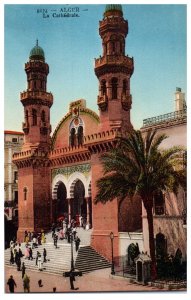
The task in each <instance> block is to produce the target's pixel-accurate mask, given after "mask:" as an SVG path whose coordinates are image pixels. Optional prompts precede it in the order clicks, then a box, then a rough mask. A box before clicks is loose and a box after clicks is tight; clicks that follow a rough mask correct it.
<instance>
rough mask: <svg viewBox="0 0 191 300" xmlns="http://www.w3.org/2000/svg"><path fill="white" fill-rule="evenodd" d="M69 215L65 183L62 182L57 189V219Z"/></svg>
mask: <svg viewBox="0 0 191 300" xmlns="http://www.w3.org/2000/svg"><path fill="white" fill-rule="evenodd" d="M67 215H68V202H67V191H66V187H65V185H64V183H63V182H60V183H59V185H58V189H57V217H60V216H67Z"/></svg>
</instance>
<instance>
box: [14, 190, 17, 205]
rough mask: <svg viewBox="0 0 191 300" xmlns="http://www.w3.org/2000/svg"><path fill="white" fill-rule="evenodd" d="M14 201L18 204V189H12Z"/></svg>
mask: <svg viewBox="0 0 191 300" xmlns="http://www.w3.org/2000/svg"><path fill="white" fill-rule="evenodd" d="M14 202H15V204H16V205H17V204H18V191H14Z"/></svg>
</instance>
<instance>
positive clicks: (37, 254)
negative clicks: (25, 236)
mask: <svg viewBox="0 0 191 300" xmlns="http://www.w3.org/2000/svg"><path fill="white" fill-rule="evenodd" d="M39 254H40V253H39V251H37V253H36V266H37V263H38V256H39Z"/></svg>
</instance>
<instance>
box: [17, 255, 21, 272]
mask: <svg viewBox="0 0 191 300" xmlns="http://www.w3.org/2000/svg"><path fill="white" fill-rule="evenodd" d="M17 271H21V258H20V256H18V258H17Z"/></svg>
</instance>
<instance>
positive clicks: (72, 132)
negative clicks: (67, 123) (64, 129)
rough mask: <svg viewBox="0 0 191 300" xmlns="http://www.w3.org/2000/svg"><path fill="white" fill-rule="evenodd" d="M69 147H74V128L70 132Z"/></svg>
mask: <svg viewBox="0 0 191 300" xmlns="http://www.w3.org/2000/svg"><path fill="white" fill-rule="evenodd" d="M70 146H72V147H74V146H76V131H75V128H72V129H71V131H70Z"/></svg>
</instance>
